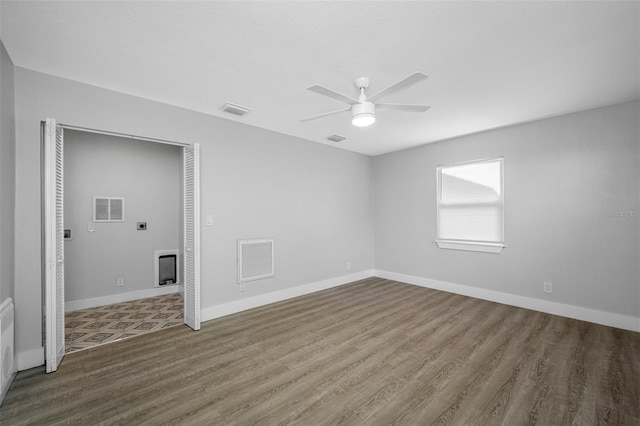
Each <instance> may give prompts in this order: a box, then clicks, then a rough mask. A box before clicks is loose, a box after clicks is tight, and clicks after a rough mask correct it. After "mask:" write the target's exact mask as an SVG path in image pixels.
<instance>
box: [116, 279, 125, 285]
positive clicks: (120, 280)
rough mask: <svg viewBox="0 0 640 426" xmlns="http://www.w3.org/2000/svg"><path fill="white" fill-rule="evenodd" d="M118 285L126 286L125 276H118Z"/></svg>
mask: <svg viewBox="0 0 640 426" xmlns="http://www.w3.org/2000/svg"><path fill="white" fill-rule="evenodd" d="M116 287H124V277H118V278H116Z"/></svg>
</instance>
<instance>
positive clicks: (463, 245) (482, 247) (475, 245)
mask: <svg viewBox="0 0 640 426" xmlns="http://www.w3.org/2000/svg"><path fill="white" fill-rule="evenodd" d="M494 161H498V162H500V198H501V202H502V224H501V226H502V241H479V240H465V239H449V238H440V210H441V209H440V200H441V199H442V169H444V168H447V167H454V166H461V165H465V164H475V163H487V162H494ZM504 172H505V169H504V157H492V158H482V159H478V160H470V161H461V162H457V163H450V164H443V165H440V166H438V167H436V239H435V240H434V242H435V243H436V244H437V245H438V247H439V248H441V249H451V250H465V251H476V252H484V253H496V254H498V253H500V252H501V251H502V249H503V248H505V247H506V245H505V242H504V241H505V235H504V219H505V195H504ZM470 204H471V203H470Z"/></svg>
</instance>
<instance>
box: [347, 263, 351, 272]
mask: <svg viewBox="0 0 640 426" xmlns="http://www.w3.org/2000/svg"><path fill="white" fill-rule="evenodd" d="M350 270H351V262H347V271H350Z"/></svg>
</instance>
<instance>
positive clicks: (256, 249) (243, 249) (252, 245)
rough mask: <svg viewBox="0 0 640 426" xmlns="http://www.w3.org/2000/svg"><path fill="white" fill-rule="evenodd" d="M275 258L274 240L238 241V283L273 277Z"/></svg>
mask: <svg viewBox="0 0 640 426" xmlns="http://www.w3.org/2000/svg"><path fill="white" fill-rule="evenodd" d="M273 258H274V255H273V238H256V239H250V240H238V282H239V283H243V282H247V281H254V280H261V279H264V278H269V277H273V276H274V275H275V268H274V261H273Z"/></svg>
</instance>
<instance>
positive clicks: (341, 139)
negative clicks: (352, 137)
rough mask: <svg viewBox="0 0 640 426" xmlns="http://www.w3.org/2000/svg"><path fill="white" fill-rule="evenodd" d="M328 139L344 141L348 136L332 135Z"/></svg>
mask: <svg viewBox="0 0 640 426" xmlns="http://www.w3.org/2000/svg"><path fill="white" fill-rule="evenodd" d="M327 139H329V140H330V141H332V142H342V141H343V140H345V139H346V138H345V137H344V136H340V135H331V136H329V137H328V138H327Z"/></svg>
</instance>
